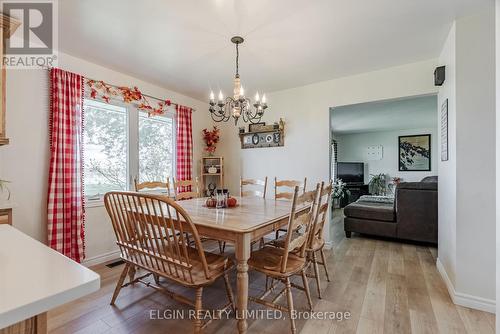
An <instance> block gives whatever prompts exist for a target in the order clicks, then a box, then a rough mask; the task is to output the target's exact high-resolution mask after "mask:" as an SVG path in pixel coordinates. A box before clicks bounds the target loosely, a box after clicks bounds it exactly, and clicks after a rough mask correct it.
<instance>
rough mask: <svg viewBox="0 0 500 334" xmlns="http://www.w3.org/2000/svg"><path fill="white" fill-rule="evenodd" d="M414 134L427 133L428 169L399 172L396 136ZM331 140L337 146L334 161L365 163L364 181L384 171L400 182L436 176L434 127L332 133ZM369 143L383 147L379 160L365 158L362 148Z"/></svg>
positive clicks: (435, 135)
mask: <svg viewBox="0 0 500 334" xmlns="http://www.w3.org/2000/svg"><path fill="white" fill-rule="evenodd" d="M334 121H335V116H334ZM418 134H430V135H431V171H428V172H423V171H422V172H400V171H399V166H398V161H399V147H398V136H406V135H418ZM335 139H336V140H337V146H338V161H341V162H364V163H365V184H367V183H368V182H369V181H370V178H371V175H377V174H381V173H383V174H387V176H388V177H389V178H393V177H396V176H397V177H400V178H401V180H402V181H404V182H414V181H420V180H421V179H422V178H424V177H426V176H431V175H437V159H438V157H439V152H438V146H437V142H438V139H437V127H434V128H423V129H404V130H391V131H376V132H363V133H350V134H339V135H336V136H335ZM372 145H382V146H383V156H382V159H381V160H368V159H367V155H366V148H367V147H368V146H372Z"/></svg>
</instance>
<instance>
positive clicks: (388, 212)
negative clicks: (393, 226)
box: [344, 201, 395, 223]
mask: <svg viewBox="0 0 500 334" xmlns="http://www.w3.org/2000/svg"><path fill="white" fill-rule="evenodd" d="M344 215H345V216H346V217H352V218H360V219H370V220H380V221H385V222H391V223H393V222H395V214H394V205H393V204H389V203H375V202H363V201H357V202H354V203H351V204H349V205H348V206H346V207H345V208H344Z"/></svg>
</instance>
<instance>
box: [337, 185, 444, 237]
mask: <svg viewBox="0 0 500 334" xmlns="http://www.w3.org/2000/svg"><path fill="white" fill-rule="evenodd" d="M437 191H438V186H437V176H430V177H426V178H424V179H422V181H420V182H402V183H400V184H399V185H398V186H397V187H396V194H395V198H394V201H393V202H392V203H390V202H378V201H372V200H369V199H368V200H367V199H364V198H360V199H359V200H358V201H356V202H354V203H351V204H349V205H347V206H346V207H345V208H344V216H345V217H344V230H345V234H346V237H348V238H350V237H351V232H358V233H364V234H370V235H378V236H383V237H391V238H397V239H404V240H413V241H420V242H428V243H434V244H437V241H438V239H437V236H438V194H437Z"/></svg>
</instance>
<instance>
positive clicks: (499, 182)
mask: <svg viewBox="0 0 500 334" xmlns="http://www.w3.org/2000/svg"><path fill="white" fill-rule="evenodd" d="M495 9H496V10H495V32H496V35H495V46H496V58H495V61H496V80H495V85H496V87H500V0H496V1H495ZM496 91H497V94H496V175H497V179H496V206H497V208H496V257H497V258H496V289H497V291H496V297H497V299H496V300H499V298H500V177H498V175H500V131H499V129H500V91H499V90H498V89H497V90H496ZM496 311H497V314H498V315H500V304H499V303H497V305H496ZM496 328H500V316H497V317H496Z"/></svg>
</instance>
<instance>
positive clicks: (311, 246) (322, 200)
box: [306, 180, 333, 299]
mask: <svg viewBox="0 0 500 334" xmlns="http://www.w3.org/2000/svg"><path fill="white" fill-rule="evenodd" d="M332 190H333V182H332V181H331V180H330V182H329V184H328V186H326V187H325V186H324V182H322V183H321V192H320V196H319V198H318V205H317V208H318V209H317V210H316V211H317V212H316V217H315V219H314V222H313V224H312V228H311V233H310V234H309V240H308V242H307V247H306V253H307V257H308V260H309V263H310V264H311V265H312V266H313V269H314V276H313V278H315V279H316V288H317V290H318V297H319V298H320V299H321V285H320V277H319V269H318V264H320V265H322V266H323V268H325V274H326V280H327V281H328V282H330V275H329V273H328V267H327V266H326V260H325V251H324V247H325V238H324V236H323V229H324V227H325V222H326V219H327V217H328V210H329V208H330V198H331V197H332ZM317 253H319V254H320V256H321V262H318V260H317Z"/></svg>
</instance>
